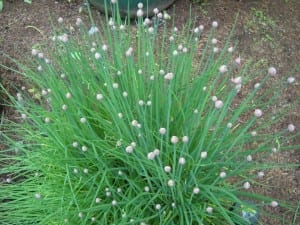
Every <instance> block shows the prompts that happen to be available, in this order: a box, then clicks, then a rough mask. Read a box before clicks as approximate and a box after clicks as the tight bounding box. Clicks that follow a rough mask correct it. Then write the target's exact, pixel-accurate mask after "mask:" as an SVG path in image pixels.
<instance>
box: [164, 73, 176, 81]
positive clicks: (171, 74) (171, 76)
mask: <svg viewBox="0 0 300 225" xmlns="http://www.w3.org/2000/svg"><path fill="white" fill-rule="evenodd" d="M164 78H165V79H166V80H172V79H173V78H174V74H173V73H167V74H166V75H165V76H164Z"/></svg>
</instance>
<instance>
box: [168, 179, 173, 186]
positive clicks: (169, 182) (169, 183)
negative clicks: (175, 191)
mask: <svg viewBox="0 0 300 225" xmlns="http://www.w3.org/2000/svg"><path fill="white" fill-rule="evenodd" d="M174 184H175V182H174V180H172V179H171V180H168V186H169V187H173V186H174Z"/></svg>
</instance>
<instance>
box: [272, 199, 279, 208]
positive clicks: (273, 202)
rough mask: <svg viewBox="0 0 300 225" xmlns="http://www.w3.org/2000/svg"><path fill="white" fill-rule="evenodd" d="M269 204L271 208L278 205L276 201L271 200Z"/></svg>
mask: <svg viewBox="0 0 300 225" xmlns="http://www.w3.org/2000/svg"><path fill="white" fill-rule="evenodd" d="M270 205H271V206H272V207H273V208H275V207H277V206H278V202H276V201H272V202H271V203H270Z"/></svg>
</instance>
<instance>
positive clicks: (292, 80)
mask: <svg viewBox="0 0 300 225" xmlns="http://www.w3.org/2000/svg"><path fill="white" fill-rule="evenodd" d="M287 82H288V83H289V84H292V83H294V82H295V77H289V78H288V79H287Z"/></svg>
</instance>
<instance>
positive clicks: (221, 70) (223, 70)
mask: <svg viewBox="0 0 300 225" xmlns="http://www.w3.org/2000/svg"><path fill="white" fill-rule="evenodd" d="M219 71H220V73H226V72H227V71H228V69H227V66H226V65H222V66H220V68H219Z"/></svg>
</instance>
